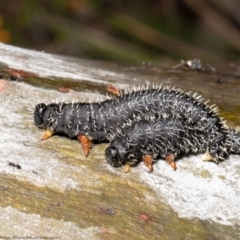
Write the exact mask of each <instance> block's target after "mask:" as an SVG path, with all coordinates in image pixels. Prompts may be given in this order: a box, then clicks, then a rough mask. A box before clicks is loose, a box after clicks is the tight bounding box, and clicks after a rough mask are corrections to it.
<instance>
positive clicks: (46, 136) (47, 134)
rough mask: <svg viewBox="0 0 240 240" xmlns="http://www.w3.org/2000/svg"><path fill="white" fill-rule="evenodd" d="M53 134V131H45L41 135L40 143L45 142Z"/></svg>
mask: <svg viewBox="0 0 240 240" xmlns="http://www.w3.org/2000/svg"><path fill="white" fill-rule="evenodd" d="M53 134H54V132H53V131H50V130H47V131H46V132H45V133H44V134H43V136H42V138H41V140H42V141H43V140H46V139H48V138H50V137H51V136H52V135H53Z"/></svg>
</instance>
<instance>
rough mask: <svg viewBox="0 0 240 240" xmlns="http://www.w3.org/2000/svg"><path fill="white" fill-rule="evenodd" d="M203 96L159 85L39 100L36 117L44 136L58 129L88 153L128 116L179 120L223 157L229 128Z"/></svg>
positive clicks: (121, 124) (216, 154) (220, 157)
mask: <svg viewBox="0 0 240 240" xmlns="http://www.w3.org/2000/svg"><path fill="white" fill-rule="evenodd" d="M200 98H201V97H200V96H197V95H196V94H194V95H193V96H191V95H190V93H184V92H183V91H182V90H180V89H175V88H170V87H166V88H163V87H159V88H156V89H143V90H139V91H133V92H131V93H127V94H122V95H120V96H118V97H115V98H112V99H108V100H105V101H102V102H95V103H72V104H71V103H69V104H66V103H59V104H54V103H51V104H49V105H45V104H44V103H40V104H38V105H37V106H36V108H35V111H34V121H35V124H36V126H38V127H39V128H44V129H47V131H46V133H45V134H44V136H43V137H42V140H44V139H47V138H49V137H51V135H53V134H58V133H64V134H66V135H68V136H69V137H70V138H74V137H77V138H78V140H79V141H80V142H81V143H82V145H83V148H84V153H85V155H86V156H87V155H88V153H89V148H90V147H89V146H90V144H91V141H92V140H94V141H98V142H102V141H106V140H108V138H109V137H110V135H111V133H114V132H115V129H116V128H117V127H119V128H120V129H121V128H122V127H123V124H124V123H126V122H127V121H129V120H132V121H134V119H136V118H139V119H145V117H146V116H148V118H149V119H158V120H160V121H163V122H165V123H166V122H167V121H169V120H171V121H176V122H179V124H185V125H187V126H188V127H189V128H193V129H194V130H195V131H200V132H202V133H204V134H205V136H206V141H208V144H209V153H210V155H211V157H212V158H213V159H215V160H218V159H220V160H221V159H224V158H225V157H226V155H227V153H228V151H227V149H228V145H229V144H230V140H229V132H228V131H227V127H226V126H225V123H224V122H223V121H222V120H221V119H220V118H219V117H218V116H217V114H216V111H217V109H216V108H214V107H213V106H211V107H210V106H208V105H207V104H206V103H203V102H202V99H200ZM190 141H191V139H190Z"/></svg>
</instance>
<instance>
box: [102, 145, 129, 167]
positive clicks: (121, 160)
mask: <svg viewBox="0 0 240 240" xmlns="http://www.w3.org/2000/svg"><path fill="white" fill-rule="evenodd" d="M105 157H106V160H107V162H108V163H109V164H110V165H111V166H113V167H121V166H123V165H124V164H125V163H126V162H127V159H128V157H127V152H126V150H125V147H124V146H122V144H120V143H118V142H112V143H111V145H110V146H109V147H108V148H107V149H106V150H105Z"/></svg>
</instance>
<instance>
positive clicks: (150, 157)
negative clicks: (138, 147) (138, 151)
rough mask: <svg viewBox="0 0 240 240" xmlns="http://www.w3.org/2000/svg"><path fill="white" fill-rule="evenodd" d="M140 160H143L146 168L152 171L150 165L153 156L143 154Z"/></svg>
mask: <svg viewBox="0 0 240 240" xmlns="http://www.w3.org/2000/svg"><path fill="white" fill-rule="evenodd" d="M142 160H143V162H144V164H145V165H146V166H147V168H148V169H149V172H152V171H153V165H152V160H153V157H152V156H150V155H145V156H143V158H142Z"/></svg>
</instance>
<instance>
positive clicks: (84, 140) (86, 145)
mask: <svg viewBox="0 0 240 240" xmlns="http://www.w3.org/2000/svg"><path fill="white" fill-rule="evenodd" d="M77 139H78V141H79V142H80V143H81V144H82V148H83V151H84V155H85V157H87V156H88V154H89V152H90V148H91V145H92V140H91V138H89V137H87V136H85V135H79V136H78V137H77Z"/></svg>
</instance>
